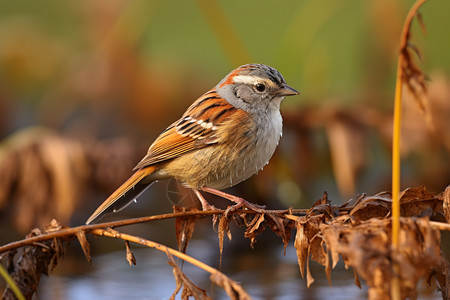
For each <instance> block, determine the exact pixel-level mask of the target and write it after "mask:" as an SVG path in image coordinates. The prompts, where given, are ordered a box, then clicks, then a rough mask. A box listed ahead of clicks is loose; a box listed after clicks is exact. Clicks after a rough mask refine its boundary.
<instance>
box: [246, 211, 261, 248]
mask: <svg viewBox="0 0 450 300" xmlns="http://www.w3.org/2000/svg"><path fill="white" fill-rule="evenodd" d="M263 222H264V214H257V215H255V216H254V217H253V220H252V221H251V222H250V224H248V226H247V230H245V234H244V236H245V237H246V238H249V239H250V246H251V247H252V248H253V246H254V244H255V242H256V236H257V235H258V234H259V233H260V232H262V231H263V230H264V225H261V224H262V223H263Z"/></svg>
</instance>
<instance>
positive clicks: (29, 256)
mask: <svg viewBox="0 0 450 300" xmlns="http://www.w3.org/2000/svg"><path fill="white" fill-rule="evenodd" d="M400 203H401V213H402V218H401V230H400V247H399V249H400V251H398V252H392V251H391V231H392V230H391V227H392V223H391V222H392V221H391V218H390V216H391V204H392V203H391V197H390V194H389V193H388V192H383V193H380V194H377V195H373V196H365V195H361V196H360V197H359V198H357V199H351V200H349V201H348V202H347V203H345V204H343V205H340V206H335V205H332V203H330V201H329V200H328V198H327V195H326V194H324V196H323V197H322V199H320V200H318V201H317V202H316V203H315V204H314V205H313V206H312V207H311V208H310V209H308V210H294V209H288V210H285V211H271V210H266V211H265V212H264V213H258V212H255V211H251V210H240V211H237V212H235V213H233V214H230V215H229V216H228V218H227V217H225V215H224V211H222V210H217V211H206V212H205V211H198V210H196V209H188V210H187V209H179V208H176V207H175V208H174V213H172V214H167V215H157V216H149V217H144V218H137V219H128V220H121V221H115V222H109V223H102V224H95V225H85V226H80V227H75V228H61V226H60V225H59V224H58V222H56V221H53V222H52V223H51V224H50V225H49V226H48V227H47V228H46V230H45V232H44V233H41V232H40V231H39V230H38V229H34V230H33V231H32V232H31V233H30V235H29V236H28V237H27V238H26V239H24V240H22V241H18V242H13V243H10V244H7V245H4V246H2V247H0V255H1V257H2V259H3V260H4V261H5V262H6V265H7V269H8V271H9V273H10V274H11V276H12V277H13V278H14V280H15V281H16V283H17V284H18V286H19V287H20V288H21V290H22V292H23V293H24V295H25V296H26V298H27V299H31V296H32V295H33V293H35V292H36V290H37V286H38V282H39V278H40V276H41V275H42V274H45V275H47V274H48V273H49V272H50V271H51V270H52V269H53V268H54V267H55V266H56V265H57V263H58V260H59V259H61V255H62V254H63V253H64V249H65V247H67V245H68V244H69V243H68V242H69V241H71V240H74V239H77V240H78V242H79V243H80V245H81V246H82V249H83V251H84V253H85V256H86V259H87V260H88V261H89V262H90V263H92V261H91V260H92V258H91V254H90V245H89V242H88V239H87V236H89V235H97V236H107V237H112V238H116V239H121V240H124V241H125V250H126V254H125V257H126V259H127V261H128V262H129V263H130V264H136V263H137V262H136V260H135V258H134V255H133V253H132V250H131V247H130V244H129V243H130V242H131V243H137V244H141V245H144V246H147V247H151V248H154V249H156V250H159V251H162V252H163V253H165V254H166V255H167V257H168V259H169V265H170V266H172V267H173V272H174V277H175V280H176V282H177V287H176V290H175V292H174V294H173V295H172V297H175V295H176V294H177V293H179V292H180V291H181V295H182V298H183V299H187V298H188V297H189V296H192V297H194V298H196V299H208V298H207V297H208V296H207V292H206V290H205V289H204V288H201V287H198V286H197V285H196V284H195V283H193V282H192V281H191V280H190V279H189V278H188V277H187V276H186V275H185V274H184V273H183V271H182V269H181V268H180V267H179V265H178V264H177V263H175V261H174V258H173V257H178V258H180V259H181V260H184V261H186V262H189V263H191V264H193V265H196V266H197V267H199V268H201V269H203V270H205V271H206V272H209V273H210V274H211V275H210V279H211V281H212V282H213V283H214V284H216V285H218V286H221V287H222V288H224V290H225V291H226V293H227V295H228V296H229V297H230V298H231V299H250V296H249V295H248V294H247V292H246V291H245V289H244V288H243V287H242V286H241V285H240V284H238V283H237V282H235V281H233V280H232V279H230V278H229V277H227V276H226V275H225V274H223V273H222V272H220V271H218V270H216V269H214V268H212V267H210V266H208V265H206V264H204V263H202V262H201V261H199V260H197V259H195V258H192V257H191V256H189V255H186V252H187V249H188V245H189V241H190V239H191V237H192V235H193V233H194V229H195V226H196V224H197V221H198V220H199V219H200V218H204V217H206V216H208V215H209V216H217V217H218V218H219V221H218V224H216V227H217V234H218V239H219V241H220V243H219V245H220V247H223V239H224V237H225V236H227V237H228V238H229V239H231V233H230V230H229V227H230V224H231V223H233V224H236V225H237V226H240V227H242V228H243V230H244V235H245V237H247V238H249V240H250V243H251V244H252V245H253V244H254V242H255V241H256V238H257V236H258V234H259V233H261V232H262V231H264V230H266V229H270V230H271V231H273V232H274V233H275V234H277V235H278V236H280V237H281V239H282V242H283V243H284V245H285V247H289V245H290V244H289V240H290V239H291V235H292V232H293V230H295V231H296V233H295V241H294V243H293V246H294V247H295V248H296V251H297V257H298V264H299V268H300V273H301V275H302V277H305V276H306V284H307V285H308V286H310V285H311V284H312V283H313V282H314V277H313V274H311V271H310V261H311V260H313V261H316V262H318V263H320V264H322V265H323V266H324V267H325V268H324V271H325V273H326V276H327V278H328V280H329V281H330V284H332V282H331V280H330V277H331V270H332V269H333V268H334V267H335V266H336V264H337V262H338V261H339V259H342V260H343V261H344V263H345V265H346V266H347V267H349V268H352V269H353V272H354V274H355V284H356V285H357V286H360V278H361V279H362V280H364V281H366V283H367V285H368V287H369V291H368V296H369V299H389V297H390V288H391V287H390V282H391V279H392V277H393V276H394V275H395V276H399V277H400V279H401V282H402V285H401V288H402V289H401V293H402V294H401V295H402V298H410V299H414V298H415V297H416V295H417V290H416V289H417V282H418V280H419V279H421V278H424V279H425V280H426V281H427V282H428V283H429V284H430V283H431V281H436V284H437V286H438V288H439V290H440V291H441V293H442V297H443V299H447V298H448V295H449V282H448V281H449V274H448V268H449V265H448V261H447V259H446V258H445V256H444V255H443V253H442V249H441V243H440V230H450V226H449V225H448V223H446V222H445V221H446V220H448V219H450V215H449V209H448V207H449V203H450V187H448V188H447V189H446V190H445V191H444V192H442V193H440V194H438V195H433V194H431V193H429V192H427V191H426V189H425V188H424V187H417V188H408V189H406V190H404V191H403V192H402V194H401V197H400ZM167 218H176V222H175V234H176V237H177V241H178V244H179V250H175V249H171V248H168V247H166V246H164V245H161V244H158V243H156V242H153V241H150V240H148V239H145V238H142V237H136V236H132V235H129V234H124V233H121V232H120V231H118V230H117V229H113V228H117V227H120V226H124V225H130V224H135V223H141V222H155V221H158V220H162V219H167ZM212 220H214V218H213V219H212ZM431 220H437V221H431ZM98 242H100V241H98ZM291 245H292V244H291ZM393 263H396V264H398V265H400V266H402V268H401V269H400V273H399V274H393V273H392V264H393ZM243 284H244V285H245V282H244V283H243ZM13 297H14V296H13V294H12V292H11V291H10V290H9V289H6V290H5V293H4V295H3V298H4V299H14V298H13Z"/></svg>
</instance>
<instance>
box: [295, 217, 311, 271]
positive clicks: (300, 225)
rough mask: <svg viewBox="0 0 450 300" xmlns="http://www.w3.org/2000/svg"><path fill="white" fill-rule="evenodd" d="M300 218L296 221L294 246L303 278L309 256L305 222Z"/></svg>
mask: <svg viewBox="0 0 450 300" xmlns="http://www.w3.org/2000/svg"><path fill="white" fill-rule="evenodd" d="M301 219H302V218H299V220H298V221H297V222H296V227H297V234H296V235H295V242H294V247H295V249H296V251H297V260H298V266H299V268H300V273H301V275H302V278H305V264H306V259H307V258H308V256H309V252H308V250H309V247H308V244H309V240H308V237H307V236H306V234H305V222H304V221H303V222H302V221H301Z"/></svg>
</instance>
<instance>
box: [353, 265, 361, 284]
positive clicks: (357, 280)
mask: <svg viewBox="0 0 450 300" xmlns="http://www.w3.org/2000/svg"><path fill="white" fill-rule="evenodd" d="M352 270H353V276H354V277H355V285H356V286H357V287H359V288H361V282H360V281H359V277H358V273H356V271H355V269H352Z"/></svg>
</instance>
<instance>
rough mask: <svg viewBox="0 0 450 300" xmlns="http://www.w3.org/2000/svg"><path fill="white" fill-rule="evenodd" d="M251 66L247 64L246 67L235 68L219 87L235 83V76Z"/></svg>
mask: <svg viewBox="0 0 450 300" xmlns="http://www.w3.org/2000/svg"><path fill="white" fill-rule="evenodd" d="M249 67H250V66H245V67H241V68H238V69H236V70H234V71H233V72H231V73H230V74H228V76H227V79H226V80H225V81H224V82H222V84H221V85H219V87H224V86H226V85H228V84H232V83H233V77H234V76H236V75H238V74H239V72H241V71H242V70H244V69H248V68H249Z"/></svg>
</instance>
